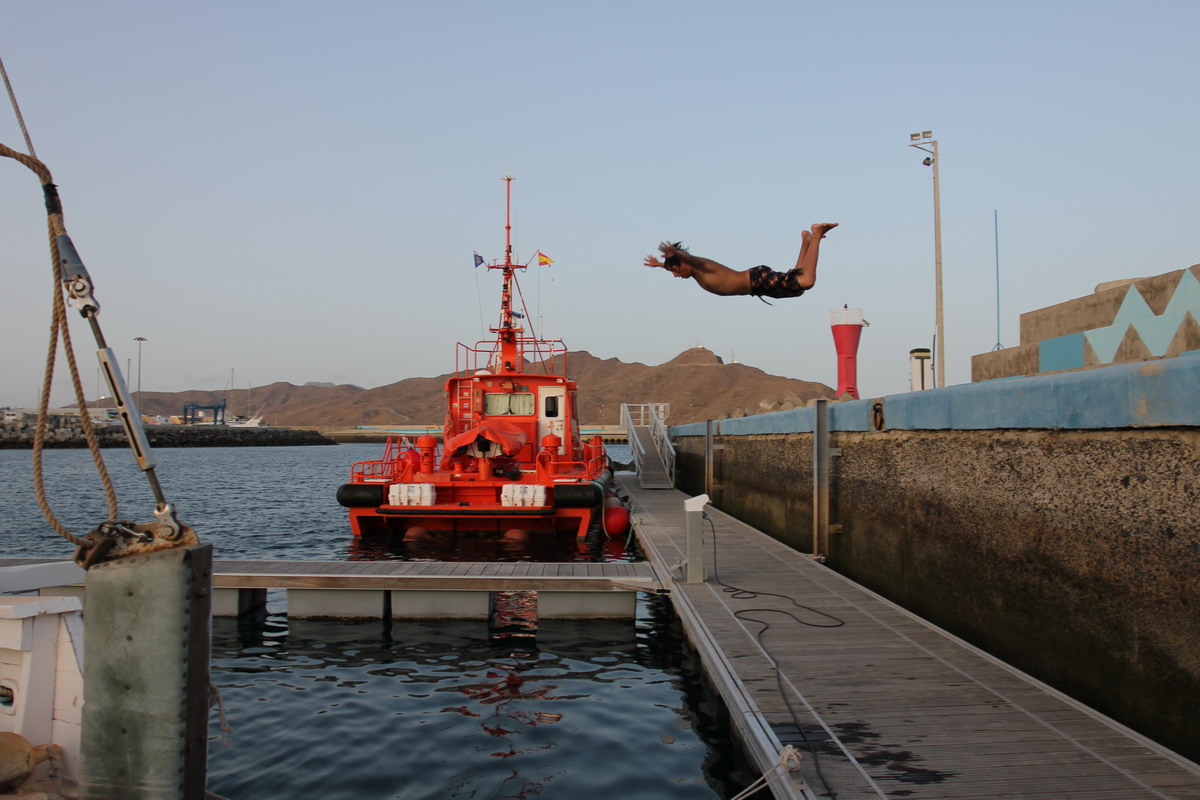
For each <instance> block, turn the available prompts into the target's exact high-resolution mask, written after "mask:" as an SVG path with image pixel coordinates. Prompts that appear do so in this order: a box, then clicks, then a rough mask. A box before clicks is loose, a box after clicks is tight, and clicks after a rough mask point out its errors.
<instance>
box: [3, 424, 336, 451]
mask: <svg viewBox="0 0 1200 800" xmlns="http://www.w3.org/2000/svg"><path fill="white" fill-rule="evenodd" d="M95 431H96V439H97V441H98V442H99V443H100V446H101V447H128V446H129V444H128V439H127V438H126V437H125V431H124V429H122V428H121V427H119V426H112V425H102V426H97V427H96V428H95ZM33 435H34V426H33V425H31V424H6V425H3V426H0V449H6V450H18V449H28V448H31V447H33ZM146 438H147V439H148V440H149V442H150V446H151V447H272V446H299V445H325V444H337V442H335V441H334V440H332V439H329V438H327V437H325V436H322V435H321V434H320V433H318V432H317V431H311V430H302V429H296V428H230V427H227V426H224V425H147V426H146ZM45 441H46V444H45V446H46V447H47V448H67V447H86V446H87V443H86V441H85V440H84V438H83V430H82V429H81V428H80V427H78V426H77V425H76V426H62V427H55V428H52V429H50V430H47V431H46V440H45Z"/></svg>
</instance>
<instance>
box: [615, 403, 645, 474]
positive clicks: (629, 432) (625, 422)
mask: <svg viewBox="0 0 1200 800" xmlns="http://www.w3.org/2000/svg"><path fill="white" fill-rule="evenodd" d="M636 408H637V409H638V411H637V412H636V413H637V415H638V416H637V418H638V420H641V418H642V417H641V414H642V412H641V406H640V405H639V406H636ZM621 425H622V426H623V427H624V428H625V435H626V437H627V438H628V439H629V450H630V452H631V453H632V454H633V470H634V472H636V473H638V474H639V475H640V474H642V461H643V459H644V457H645V451H644V450H643V449H642V443H641V441H640V440H639V439H638V437H637V436H636V435H635V434H634V432H633V429H634V427H637V426H638V423H637V422H635V421H634V410H633V408H632V407H631V404H630V403H621Z"/></svg>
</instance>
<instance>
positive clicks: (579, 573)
mask: <svg viewBox="0 0 1200 800" xmlns="http://www.w3.org/2000/svg"><path fill="white" fill-rule="evenodd" d="M213 572H214V574H213V586H214V587H216V588H219V589H234V588H237V589H301V588H303V589H397V590H399V589H437V590H448V591H455V590H458V591H463V590H471V591H499V590H505V589H515V590H522V591H577V592H585V591H590V592H604V591H630V590H637V591H646V592H654V591H658V590H659V589H660V588H661V585H660V584H659V582H658V579H657V576H656V575H655V572H654V570H653V568H651V567H650V565H649V564H646V563H637V564H621V563H598V564H571V563H563V564H534V563H531V562H524V561H520V562H496V563H494V562H471V561H459V562H454V561H233V560H217V561H215V562H214V564H213Z"/></svg>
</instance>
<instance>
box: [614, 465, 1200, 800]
mask: <svg viewBox="0 0 1200 800" xmlns="http://www.w3.org/2000/svg"><path fill="white" fill-rule="evenodd" d="M618 479H619V480H620V482H621V485H622V488H623V493H628V494H629V495H631V497H632V499H633V502H634V510H633V519H634V522H635V524H636V526H637V529H638V536H639V540H640V541H641V543H642V547H643V549H644V550H645V551H646V553H647V555H648V556H649V557H650V562H651V564H653V565H655V567H656V569H657V570H658V574H659V575H660V576H661V577H662V578H663V580H664V581H665V582H667V583H668V584H669V586H670V590H671V597H672V601H673V603H674V606H675V609H676V611H677V613H678V614H679V616H680V617H681V618H682V620H683V623H684V626H685V628H686V630H687V632H688V635H689V637H690V638H691V640H692V643H693V645H694V646H695V648H696V650H697V651H698V652H699V654H700V656H701V659H702V661H703V663H704V666H705V670H706V672H707V674H708V676H709V678H710V680H711V681H712V682H713V684H714V686H715V687H716V688H717V689H718V691H719V692H720V693H721V695H722V697H723V698H724V700H725V703H726V705H727V706H728V708H729V710H730V714H731V716H732V717H733V721H734V725H735V726H736V727H737V728H738V730H739V733H740V734H741V736H742V738H743V740H744V741H745V742H746V743H747V749H748V754H749V755H750V756H751V758H752V759H753V761H754V762H755V763H756V766H758V767H759V768H760V769H763V770H764V771H765V770H766V769H769V768H770V767H771V766H772V765H773V764H775V763H776V762H777V760H778V756H779V753H780V751H781V750H782V748H783V747H784V746H786V745H788V744H791V745H793V746H794V747H795V748H796V749H797V750H798V751H800V753H801V754H802V756H803V759H802V760H801V762H800V764H801V767H800V770H799V772H800V775H801V776H802V778H803V784H802V785H801V784H798V783H795V782H792V783H789V784H787V785H777V786H776V789H775V794H776V797H779V798H785V797H806V798H807V797H828V796H830V794H828V791H829V790H830V789H831V790H832V792H833V793H835V794H836V796H837V798H839V800H853V799H854V798H890V797H904V798H906V799H907V800H920V799H921V798H954V799H955V800H969V799H971V798H978V799H979V800H992V799H993V798H1000V797H1006V798H1028V799H1029V800H1033V798H1038V799H1039V800H1041V799H1043V798H1044V799H1045V800H1052V799H1053V800H1062V798H1089V800H1090V799H1091V798H1096V799H1097V800H1101V799H1102V798H1112V799H1113V800H1117V799H1118V798H1120V800H1134V798H1179V799H1180V800H1182V799H1183V798H1190V799H1191V800H1195V798H1200V767H1198V766H1197V765H1196V764H1194V763H1192V762H1191V761H1189V760H1187V759H1185V758H1183V757H1182V756H1179V755H1178V754H1176V753H1173V752H1171V751H1170V750H1167V749H1166V748H1164V747H1161V746H1159V745H1157V744H1155V743H1154V742H1152V741H1150V740H1149V739H1146V738H1145V737H1143V736H1140V735H1139V734H1137V733H1135V732H1134V731H1132V730H1130V729H1128V728H1126V727H1124V726H1122V725H1120V724H1119V723H1117V722H1115V721H1113V720H1111V719H1109V718H1107V717H1105V716H1104V715H1102V714H1099V713H1097V712H1096V711H1093V710H1092V709H1090V708H1088V707H1086V706H1084V705H1082V704H1080V703H1077V702H1075V701H1073V700H1071V699H1070V698H1068V697H1066V696H1065V695H1063V694H1061V693H1060V692H1057V691H1055V690H1054V689H1052V688H1050V687H1049V686H1046V685H1045V684H1043V683H1040V682H1039V681H1037V680H1034V679H1033V678H1031V677H1030V676H1028V675H1026V674H1024V673H1022V672H1020V671H1019V670H1016V669H1014V668H1013V667H1010V666H1008V665H1006V664H1005V663H1003V662H1001V661H999V660H998V659H995V658H992V657H991V656H989V655H987V654H986V653H984V652H982V651H981V650H979V649H977V648H975V647H972V646H971V645H969V644H967V643H966V642H964V641H962V640H961V639H958V638H956V637H954V636H952V635H951V634H949V633H947V632H946V631H943V630H941V629H940V628H937V627H935V626H934V625H931V624H929V623H927V622H925V621H923V620H921V619H920V618H918V617H916V616H914V615H912V614H910V613H908V612H907V611H905V610H904V609H902V608H900V607H898V606H896V605H895V604H893V603H890V602H888V601H887V600H885V599H883V598H882V597H880V596H879V595H876V594H875V593H873V592H870V591H868V590H867V589H864V588H863V587H861V586H859V585H857V584H855V583H853V582H851V581H850V580H848V579H846V578H843V577H841V576H840V575H838V574H837V573H835V572H833V571H832V570H830V569H828V568H826V567H824V566H822V565H821V564H819V563H817V562H816V561H814V560H813V559H811V558H810V557H809V556H807V555H804V554H802V553H799V552H797V551H795V550H793V549H791V548H789V547H787V546H786V545H784V544H781V543H779V542H777V541H775V540H774V539H772V538H771V537H769V536H767V535H766V534H764V533H761V532H760V531H757V530H755V529H753V528H751V527H750V526H748V525H745V524H743V523H741V522H739V521H737V520H736V519H734V518H732V517H730V516H728V515H726V514H723V513H721V512H719V511H717V510H715V509H713V508H711V507H710V508H708V509H707V510H706V512H705V513H706V514H707V516H708V520H707V521H705V522H704V523H703V525H702V531H703V534H704V541H703V554H704V560H705V562H706V567H707V571H708V574H709V577H708V579H707V580H705V581H703V582H697V583H687V582H686V572H687V565H686V564H683V563H682V562H684V561H685V559H686V554H687V544H686V538H687V521H686V515H685V512H684V501H685V500H686V499H687V497H686V496H685V495H684V494H682V493H680V492H678V491H675V490H666V491H663V490H658V491H650V490H645V489H642V488H641V487H639V486H638V481H637V480H636V478H634V477H633V476H627V475H619V476H618ZM709 521H711V523H712V526H711V527H710V526H709V524H708V523H709ZM714 531H715V543H714V534H713V532H714ZM714 548H715V555H714ZM718 580H719V581H720V583H718V582H717V581H718ZM722 584H727V585H728V586H730V587H738V589H739V590H740V591H737V592H735V591H731V590H730V589H729V588H727V587H726V586H725V585H722ZM767 592H771V593H775V594H776V595H781V596H771V595H768V594H765V593H767ZM753 593H758V594H753ZM787 598H791V599H792V600H795V602H796V603H798V604H800V606H801V607H797V606H796V605H793V603H792V602H791V601H790V600H789V599H787ZM756 609H757V610H756ZM763 609H769V610H766V611H764V610H763ZM784 612H786V613H790V614H792V615H794V618H792V617H789V616H787V615H786V613H784ZM818 612H820V613H818ZM825 615H828V616H825ZM753 620H763V622H765V623H768V624H769V625H770V627H769V628H768V629H766V630H765V631H763V625H762V624H759V623H756V622H754V621H753ZM839 622H840V623H841V624H838V623H839ZM831 626H832V627H831ZM775 664H778V670H777V669H776V667H775ZM813 751H815V755H814V753H813Z"/></svg>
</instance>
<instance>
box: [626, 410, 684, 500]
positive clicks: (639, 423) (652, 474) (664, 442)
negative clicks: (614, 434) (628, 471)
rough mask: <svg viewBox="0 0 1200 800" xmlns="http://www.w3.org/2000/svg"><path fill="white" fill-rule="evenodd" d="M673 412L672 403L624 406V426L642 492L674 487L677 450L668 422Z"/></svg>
mask: <svg viewBox="0 0 1200 800" xmlns="http://www.w3.org/2000/svg"><path fill="white" fill-rule="evenodd" d="M670 409H671V405H670V404H669V403H622V404H621V424H622V425H623V426H624V427H625V431H626V433H627V434H628V436H629V449H630V450H631V451H632V453H633V464H634V469H635V470H636V472H637V475H638V485H639V486H641V487H642V488H643V489H674V488H675V447H674V445H672V444H671V438H670V435H669V434H668V432H667V423H666V419H667V415H668V414H669V413H670Z"/></svg>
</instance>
